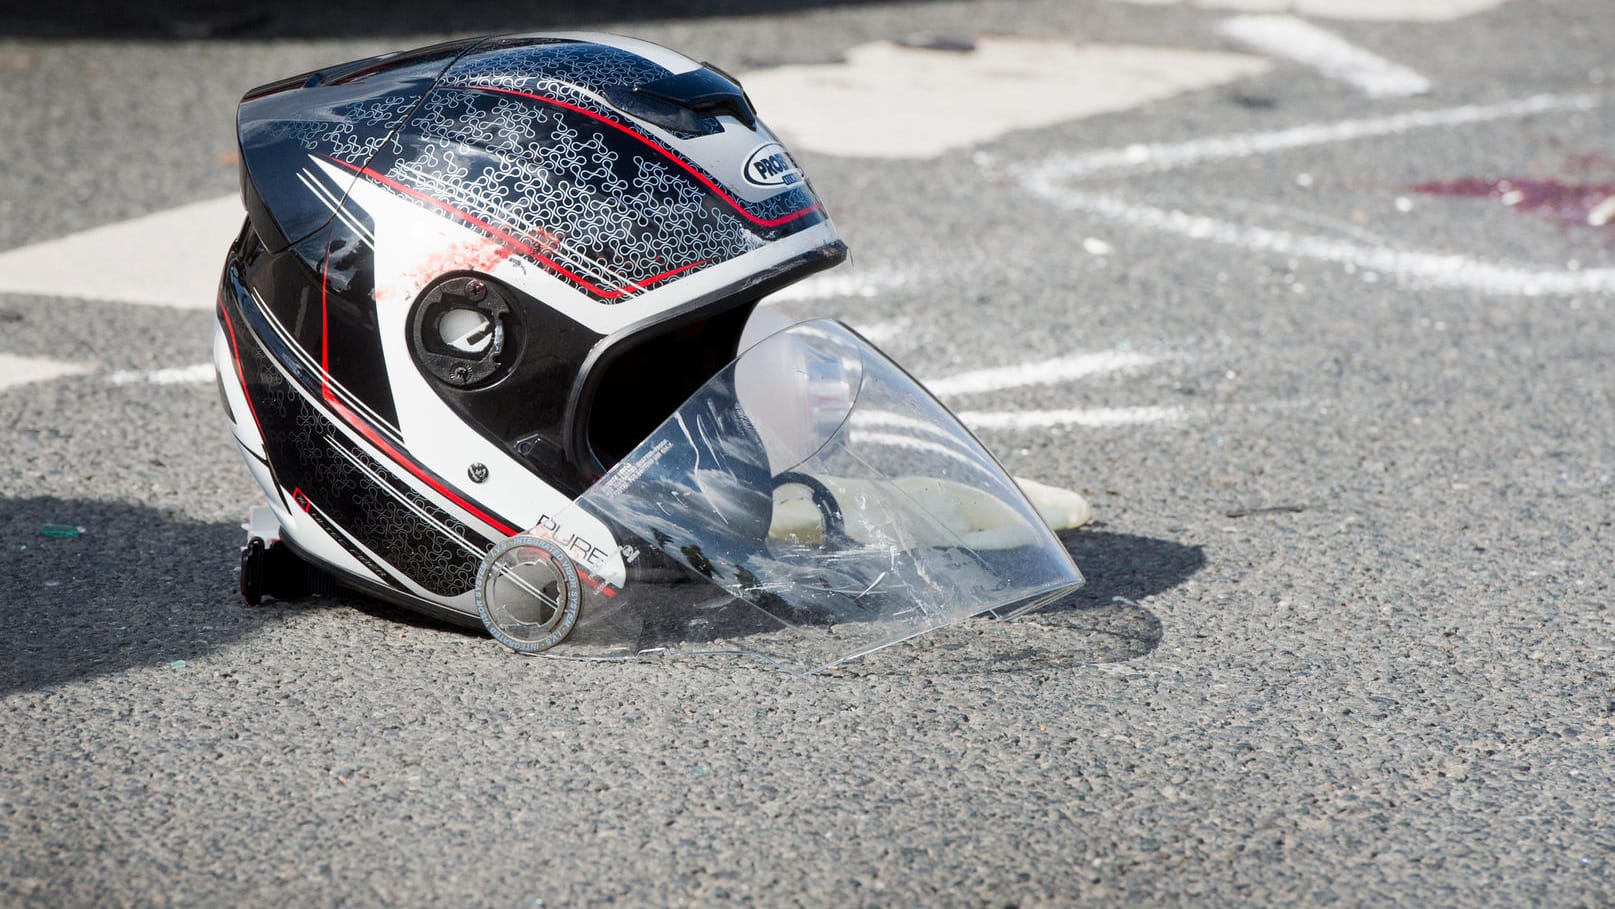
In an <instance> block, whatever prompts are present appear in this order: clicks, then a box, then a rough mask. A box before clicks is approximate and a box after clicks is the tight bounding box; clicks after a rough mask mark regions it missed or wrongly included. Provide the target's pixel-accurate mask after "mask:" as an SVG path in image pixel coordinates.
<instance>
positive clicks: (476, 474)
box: [465, 461, 488, 483]
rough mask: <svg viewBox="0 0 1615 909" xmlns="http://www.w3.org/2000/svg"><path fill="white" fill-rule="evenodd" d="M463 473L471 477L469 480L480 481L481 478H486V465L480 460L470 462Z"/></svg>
mask: <svg viewBox="0 0 1615 909" xmlns="http://www.w3.org/2000/svg"><path fill="white" fill-rule="evenodd" d="M465 475H466V476H468V477H470V478H471V482H473V483H481V482H482V481H483V480H486V479H488V465H486V464H483V463H481V462H480V461H479V462H477V463H475V464H472V465H471V466H470V467H467V468H466V469H465Z"/></svg>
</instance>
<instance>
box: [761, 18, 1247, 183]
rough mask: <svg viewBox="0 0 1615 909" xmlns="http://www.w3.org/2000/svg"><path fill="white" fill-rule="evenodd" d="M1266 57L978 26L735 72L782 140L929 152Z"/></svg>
mask: <svg viewBox="0 0 1615 909" xmlns="http://www.w3.org/2000/svg"><path fill="white" fill-rule="evenodd" d="M1271 68H1272V64H1271V63H1270V62H1269V61H1267V60H1264V59H1262V58H1260V57H1255V56H1249V55H1245V54H1228V53H1214V52H1210V51H1194V50H1184V49H1179V48H1166V47H1139V46H1132V45H1100V44H1089V45H1077V44H1073V43H1071V42H1069V41H1053V40H1045V39H1039V38H1008V37H993V36H986V37H982V38H980V39H978V40H977V41H976V42H975V47H974V48H973V49H971V50H969V51H963V52H961V51H951V50H929V49H922V48H913V47H903V46H900V45H897V44H893V43H890V42H884V41H883V42H877V43H873V44H862V45H859V46H857V47H854V48H852V49H851V50H849V51H847V61H846V62H845V63H834V64H817V65H811V66H784V67H779V68H776V69H768V70H758V71H755V72H749V73H744V74H742V76H741V81H742V82H743V83H744V84H745V86H746V91H747V93H749V94H750V95H751V97H752V98H754V99H755V100H756V102H757V106H758V109H759V110H761V111H762V112H763V115H764V116H765V117H766V118H767V119H768V123H769V126H771V127H773V129H774V130H775V131H776V132H778V133H779V134H780V135H781V136H782V137H783V138H784V139H785V140H786V144H788V145H790V146H791V147H792V148H794V149H807V150H812V151H816V152H822V153H825V154H832V155H849V156H855V157H868V158H933V157H936V156H937V155H941V154H943V153H945V152H948V151H951V150H953V149H958V148H965V147H968V146H971V145H975V144H978V143H981V142H986V141H989V140H991V139H995V138H997V137H998V136H1001V135H1003V134H1005V133H1008V132H1011V131H1013V130H1019V129H1030V128H1034V127H1041V126H1049V125H1052V124H1055V123H1061V122H1064V121H1067V120H1074V119H1078V118H1081V117H1088V116H1092V115H1094V114H1100V113H1110V112H1113V111H1121V110H1127V109H1130V108H1133V107H1137V106H1139V105H1141V104H1145V103H1148V102H1151V101H1158V100H1161V99H1163V98H1169V97H1172V96H1174V95H1177V94H1180V93H1183V92H1187V91H1193V90H1196V89H1203V88H1209V87H1212V86H1215V85H1220V84H1223V83H1226V82H1230V81H1233V80H1235V79H1241V78H1246V77H1249V76H1254V75H1258V74H1260V73H1263V72H1266V71H1267V70H1269V69H1271Z"/></svg>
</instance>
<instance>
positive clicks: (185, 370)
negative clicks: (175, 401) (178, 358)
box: [107, 363, 213, 385]
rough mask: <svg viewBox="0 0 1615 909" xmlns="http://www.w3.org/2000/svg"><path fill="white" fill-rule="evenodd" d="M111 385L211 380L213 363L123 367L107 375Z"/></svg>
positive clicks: (190, 382)
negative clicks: (162, 367)
mask: <svg viewBox="0 0 1615 909" xmlns="http://www.w3.org/2000/svg"><path fill="white" fill-rule="evenodd" d="M107 381H108V382H111V383H112V384H113V385H188V384H192V383H198V382H211V381H213V364H212V363H196V364H193V365H191V366H173V367H169V368H167V369H147V370H134V369H124V370H119V371H117V372H115V373H113V374H112V375H110V376H107Z"/></svg>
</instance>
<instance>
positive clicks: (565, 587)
mask: <svg viewBox="0 0 1615 909" xmlns="http://www.w3.org/2000/svg"><path fill="white" fill-rule="evenodd" d="M474 596H475V599H476V602H477V614H478V615H480V616H481V617H482V624H483V625H485V626H486V627H487V629H488V633H489V634H491V635H493V637H494V639H495V640H497V641H499V642H500V643H501V644H504V645H505V646H506V647H509V648H510V649H512V650H516V651H519V652H521V653H540V652H542V651H545V650H548V649H550V648H551V647H554V646H555V645H556V644H559V643H560V642H561V641H563V640H565V639H566V636H567V635H568V634H570V633H571V632H572V626H573V625H575V624H577V621H578V608H579V604H580V602H581V598H582V590H581V585H580V584H579V582H578V572H577V568H576V566H574V565H573V564H572V560H571V559H570V558H568V557H567V554H566V552H565V551H564V550H562V549H561V547H560V546H559V545H557V544H556V543H555V542H554V541H552V540H546V539H543V538H542V537H535V536H527V535H523V536H515V537H511V538H510V539H508V540H505V541H504V542H502V543H500V544H499V545H497V546H495V547H494V548H493V549H491V550H489V551H488V554H487V555H486V556H484V557H483V560H482V565H481V566H480V567H478V568H477V581H476V587H475V589H474Z"/></svg>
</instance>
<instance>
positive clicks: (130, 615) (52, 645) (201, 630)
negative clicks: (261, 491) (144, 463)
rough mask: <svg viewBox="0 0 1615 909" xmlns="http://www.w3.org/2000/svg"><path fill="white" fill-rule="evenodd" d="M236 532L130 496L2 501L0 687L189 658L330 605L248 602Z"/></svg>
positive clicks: (26, 686)
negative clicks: (243, 590) (240, 572)
mask: <svg viewBox="0 0 1615 909" xmlns="http://www.w3.org/2000/svg"><path fill="white" fill-rule="evenodd" d="M47 525H55V526H52V527H51V530H52V532H54V533H71V532H73V530H72V529H76V528H78V527H82V528H84V531H83V533H81V534H79V535H77V536H48V535H46V533H45V532H44V528H46V527H47ZM241 541H242V530H241V527H240V526H239V525H238V524H236V523H234V522H221V523H209V522H205V521H197V520H195V519H192V518H186V517H183V516H179V515H174V514H171V513H165V512H163V511H159V510H156V509H152V508H147V507H144V506H141V505H134V504H129V503H126V502H98V501H88V500H81V499H63V498H56V497H52V496H43V497H38V498H25V499H9V500H4V501H0V654H3V655H4V659H3V661H0V695H3V694H6V693H9V692H12V691H22V690H33V689H39V688H45V687H48V686H51V685H58V684H63V683H67V682H72V681H76V680H80V679H86V678H93V677H95V676H101V675H110V674H116V673H119V672H123V671H125V670H128V669H132V668H136V667H140V666H153V665H163V664H169V663H173V662H175V661H178V660H188V659H194V658H197V657H199V656H201V655H202V654H205V653H207V652H209V651H211V650H213V649H215V648H217V647H220V646H222V645H226V644H229V643H231V642H234V641H237V640H240V639H242V638H244V637H247V636H248V635H250V634H251V633H252V632H253V631H255V630H257V629H259V628H261V627H263V626H265V625H269V624H273V623H276V622H280V621H284V620H286V619H287V618H288V617H290V616H292V615H294V614H296V613H299V612H306V611H308V610H310V609H320V608H325V607H326V606H328V605H330V604H332V603H333V602H335V601H333V600H328V599H326V600H322V599H312V600H306V601H300V602H295V603H267V604H265V605H264V606H262V607H258V608H247V607H245V606H244V604H243V603H242V602H241V596H240V593H239V591H238V588H237V584H238V577H237V574H236V561H235V555H236V552H237V550H238V548H239V547H240V545H241Z"/></svg>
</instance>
